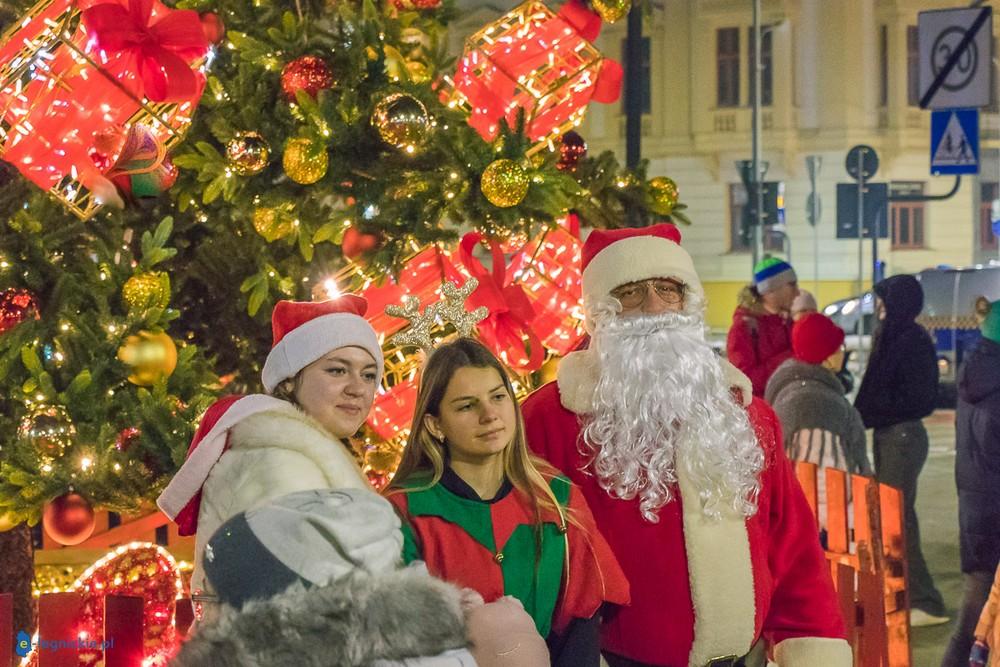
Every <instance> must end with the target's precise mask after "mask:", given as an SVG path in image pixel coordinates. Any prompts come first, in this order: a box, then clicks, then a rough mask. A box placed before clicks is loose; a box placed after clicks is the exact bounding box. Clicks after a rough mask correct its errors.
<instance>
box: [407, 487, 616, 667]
mask: <svg viewBox="0 0 1000 667" xmlns="http://www.w3.org/2000/svg"><path fill="white" fill-rule="evenodd" d="M425 483H426V480H425V479H414V480H409V481H408V482H407V483H406V484H405V485H404V487H405V489H416V490H413V491H405V492H396V493H393V494H391V495H389V500H390V502H392V503H393V505H395V506H396V508H397V510H398V511H399V513H400V514H401V516H402V518H403V559H404V561H405V562H407V563H409V562H411V561H414V560H423V561H424V562H426V563H427V568H428V570H429V571H430V572H431V574H433V575H434V576H436V577H438V578H441V579H444V580H446V581H450V582H452V583H454V584H456V585H458V586H461V587H464V588H471V589H473V590H475V591H477V592H478V593H479V594H480V595H482V596H483V599H484V600H485V601H486V602H492V601H494V600H496V599H498V598H500V597H503V596H504V595H510V596H513V597H516V598H517V599H518V600H520V601H521V604H522V605H524V609H525V611H526V612H527V613H528V614H529V615H530V616H531V617H532V618H533V619H534V621H535V626H536V627H537V628H538V632H539V634H541V636H542V637H545V638H547V639H549V646H550V649H552V648H553V647H554V646H555V647H557V648H561V647H563V646H564V645H565V642H562V641H560V642H556V643H554V642H553V641H552V640H553V639H555V637H554V636H555V635H563V634H566V635H569V634H571V633H570V632H569V631H568V628H570V626H571V624H572V625H574V627H576V626H578V625H579V623H574V619H582V620H585V621H588V622H590V619H593V618H594V617H595V615H596V614H597V611H598V610H599V608H600V607H601V605H602V604H603V603H605V602H610V603H613V604H627V603H628V599H629V594H628V582H627V581H626V579H625V576H624V574H622V571H621V569H620V568H619V566H618V562H617V561H616V560H615V557H614V555H613V554H612V552H611V549H610V548H609V547H608V545H607V543H606V542H605V541H604V538H603V537H602V536H601V534H600V533H599V532H598V531H597V528H596V526H595V525H594V519H593V517H592V515H591V513H590V509H589V508H588V507H587V504H586V501H585V500H584V499H583V495H582V494H581V493H580V491H579V489H578V488H576V487H575V486H573V485H572V484H571V483H570V481H569V480H568V479H567V478H565V477H562V476H556V477H552V478H551V479H550V481H549V486H550V488H551V489H552V492H553V495H555V497H556V499H557V500H558V501H559V503H560V505H562V506H563V507H564V508H566V512H565V513H566V514H568V515H569V516H571V517H572V521H564V520H563V519H562V518H561V517H559V515H558V514H557V513H556V512H554V511H552V510H548V511H545V510H543V511H542V516H541V519H542V523H541V526H540V528H539V527H538V526H536V524H535V517H534V513H533V510H532V505H531V502H530V500H529V499H528V498H527V496H525V495H524V494H522V493H521V492H520V491H518V490H517V489H515V488H514V487H513V485H511V484H510V482H509V481H505V482H504V484H503V486H502V487H501V488H500V490H499V492H498V493H497V495H496V496H495V497H494V498H492V499H491V500H482V499H480V498H479V496H478V495H477V494H476V492H475V491H474V490H473V489H472V488H471V487H469V485H468V484H466V483H465V481H464V480H462V478H461V477H459V476H458V475H457V474H455V472H454V471H452V470H451V469H450V468H446V469H445V471H444V474H443V475H442V477H441V480H440V482H439V483H438V484H435V485H434V486H432V487H431V488H428V489H422V488H421V487H422V486H423V485H424V484H425ZM539 535H540V537H541V545H540V548H539V544H538V536H539ZM592 625H593V628H594V630H595V632H594V635H593V637H594V641H595V644H596V642H597V634H596V628H597V625H596V623H592ZM574 634H577V636H579V633H574ZM569 643H570V644H576V646H575V647H573V646H566V648H567V649H568V650H569V651H570V652H571V653H578V652H579V651H580V650H581V648H583V647H581V646H580V645H579V644H580V642H579V639H578V638H577V639H576V640H572V641H570V642H569ZM555 652H557V651H554V652H553V656H552V657H553V663H554V664H563V663H565V664H583V663H582V662H575V663H566V662H565V660H557V659H556V655H555ZM584 652H585V653H589V652H590V651H586V650H584ZM593 653H594V656H595V657H596V656H597V647H596V646H595V647H594V652H593ZM587 662H589V660H588V661H587Z"/></svg>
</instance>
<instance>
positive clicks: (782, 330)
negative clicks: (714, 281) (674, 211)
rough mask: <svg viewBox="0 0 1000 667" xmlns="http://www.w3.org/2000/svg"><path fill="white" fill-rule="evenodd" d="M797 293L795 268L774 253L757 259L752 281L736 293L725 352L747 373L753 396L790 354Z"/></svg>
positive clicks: (730, 359)
mask: <svg viewBox="0 0 1000 667" xmlns="http://www.w3.org/2000/svg"><path fill="white" fill-rule="evenodd" d="M798 295H799V287H798V278H797V277H796V275H795V269H793V268H792V267H791V265H790V264H789V263H788V262H784V261H782V260H780V259H777V258H776V257H766V258H764V259H763V260H761V261H760V262H759V263H758V264H757V266H756V267H754V272H753V284H751V285H747V287H746V288H744V290H743V292H742V293H741V295H740V304H739V306H737V308H736V312H734V313H733V324H732V326H731V327H730V328H729V337H728V339H727V341H726V353H727V355H728V357H729V361H731V362H732V363H733V365H735V366H736V367H737V368H739V369H740V370H741V371H743V372H744V373H746V374H747V377H749V378H750V381H751V382H752V383H753V394H754V396H760V397H761V398H763V397H764V388H765V387H767V381H768V379H770V377H771V374H772V373H774V371H775V369H777V368H778V366H780V365H781V364H782V362H784V361H785V360H786V359H788V358H789V357H791V356H792V318H791V310H792V303H793V302H794V301H795V297H797V296H798Z"/></svg>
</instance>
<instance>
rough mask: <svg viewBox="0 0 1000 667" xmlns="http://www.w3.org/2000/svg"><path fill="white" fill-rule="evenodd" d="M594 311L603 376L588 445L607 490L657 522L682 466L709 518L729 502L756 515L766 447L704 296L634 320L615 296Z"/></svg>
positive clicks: (588, 421) (588, 423)
mask: <svg viewBox="0 0 1000 667" xmlns="http://www.w3.org/2000/svg"><path fill="white" fill-rule="evenodd" d="M588 310H589V313H588V315H589V316H590V318H591V321H592V322H593V323H594V332H593V339H592V342H591V349H593V350H594V351H595V352H596V353H597V354H598V356H599V359H600V379H599V380H598V382H597V385H596V387H595V389H594V395H593V402H592V405H593V412H592V413H591V414H590V415H588V416H587V417H586V418H585V420H584V429H583V438H582V444H581V446H582V448H583V449H584V452H583V453H584V455H590V456H591V459H590V466H589V468H590V469H591V470H592V471H593V473H594V474H596V475H597V478H598V481H599V482H600V484H601V487H602V488H603V489H604V490H605V491H607V492H608V493H609V494H611V495H612V496H614V497H617V498H622V499H626V500H630V499H632V498H635V497H639V499H640V502H639V508H640V511H641V512H642V516H643V518H645V519H646V520H647V521H649V522H652V523H656V522H657V521H659V517H658V512H657V511H658V510H659V509H660V508H661V507H663V506H664V505H666V504H667V503H669V502H670V501H672V500H673V499H674V495H675V494H676V484H677V466H678V465H680V466H682V469H683V472H684V476H685V478H686V479H688V480H690V482H691V484H693V486H694V487H695V489H696V490H697V491H698V495H699V498H700V501H701V506H702V511H703V512H704V514H705V515H706V516H709V517H716V518H717V517H720V516H721V515H722V512H723V510H725V509H726V508H730V509H731V510H732V511H735V512H736V513H737V514H739V515H742V516H744V517H749V516H753V514H755V513H756V511H757V496H758V494H759V492H760V473H761V470H762V469H763V467H764V452H763V450H762V449H761V447H760V445H759V444H758V443H757V438H756V435H755V434H754V431H753V427H752V426H751V425H750V420H749V418H748V417H747V413H746V411H745V410H744V409H743V407H742V406H740V405H739V404H738V403H737V402H736V400H735V399H734V398H733V396H732V394H731V392H730V388H729V386H728V382H726V380H725V377H724V374H723V371H722V366H721V364H720V363H719V359H718V358H717V357H716V355H715V352H714V351H713V350H712V348H711V346H710V345H709V344H708V342H707V341H706V340H705V327H704V317H703V310H704V309H703V304H702V302H701V301H700V300H697V299H690V297H689V303H688V306H687V307H686V308H685V311H684V312H679V313H663V314H660V315H642V316H636V317H628V318H622V317H620V316H619V315H618V303H617V301H615V300H610V299H609V300H608V301H607V302H605V303H600V304H592V305H591V307H590V308H589V309H588ZM687 502H689V503H690V502H694V499H693V498H689V499H687Z"/></svg>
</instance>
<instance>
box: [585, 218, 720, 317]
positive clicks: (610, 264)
mask: <svg viewBox="0 0 1000 667" xmlns="http://www.w3.org/2000/svg"><path fill="white" fill-rule="evenodd" d="M680 244H681V233H680V231H679V230H678V229H677V227H675V226H674V225H672V224H670V223H668V222H664V223H661V224H658V225H652V226H650V227H638V228H625V229H595V230H594V231H593V232H591V233H590V236H588V237H587V241H586V242H585V243H584V244H583V253H582V256H583V283H582V286H583V297H584V301H585V302H586V301H592V300H597V299H604V298H606V297H607V296H608V294H610V293H611V290H613V289H615V288H616V287H619V286H621V285H624V284H625V283H631V282H636V281H638V280H647V279H650V278H676V279H678V280H680V281H681V282H683V283H684V284H685V285H687V287H688V289H690V290H691V291H692V292H694V293H696V294H698V295H704V290H703V289H702V286H701V280H699V279H698V273H697V272H696V271H695V270H694V262H693V261H691V255H689V254H688V253H687V251H686V250H684V248H682V247H681V245H680Z"/></svg>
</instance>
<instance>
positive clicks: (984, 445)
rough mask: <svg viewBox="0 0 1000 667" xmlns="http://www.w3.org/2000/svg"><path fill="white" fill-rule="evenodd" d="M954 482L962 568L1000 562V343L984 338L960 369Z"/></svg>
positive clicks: (989, 569)
mask: <svg viewBox="0 0 1000 667" xmlns="http://www.w3.org/2000/svg"><path fill="white" fill-rule="evenodd" d="M955 416H956V423H957V429H956V433H955V483H956V485H957V486H958V516H959V526H960V535H961V555H962V571H963V572H976V571H978V572H993V571H994V570H996V568H997V564H998V562H1000V344H997V343H995V342H993V341H991V340H989V339H986V338H984V339H982V340H981V341H980V342H979V345H977V346H976V347H975V348H974V349H973V350H972V352H971V353H969V355H968V356H967V357H966V358H965V363H963V364H962V367H961V368H960V369H959V371H958V410H957V411H956V415H955Z"/></svg>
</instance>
